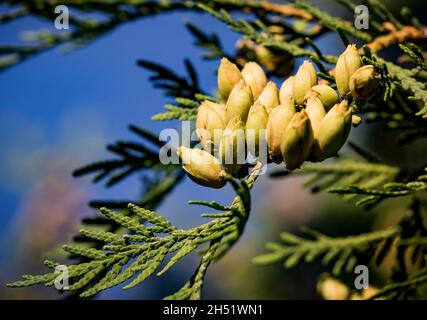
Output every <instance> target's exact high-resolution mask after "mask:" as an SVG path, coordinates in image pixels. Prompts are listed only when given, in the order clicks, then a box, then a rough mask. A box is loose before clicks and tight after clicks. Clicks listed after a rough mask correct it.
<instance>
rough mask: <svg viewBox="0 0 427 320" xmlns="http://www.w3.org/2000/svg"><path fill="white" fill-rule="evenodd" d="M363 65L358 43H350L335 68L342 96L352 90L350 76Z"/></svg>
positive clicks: (336, 79)
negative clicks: (357, 46)
mask: <svg viewBox="0 0 427 320" xmlns="http://www.w3.org/2000/svg"><path fill="white" fill-rule="evenodd" d="M361 66H362V62H361V61H360V56H359V52H358V51H357V48H356V45H354V44H350V45H348V46H347V49H345V51H344V52H343V53H342V54H341V55H340V56H339V57H338V61H337V65H336V68H335V81H336V83H337V88H338V92H339V93H340V95H341V97H345V96H346V95H347V94H348V93H349V92H350V78H351V76H352V75H353V73H355V72H356V70H357V69H359V68H360V67H361Z"/></svg>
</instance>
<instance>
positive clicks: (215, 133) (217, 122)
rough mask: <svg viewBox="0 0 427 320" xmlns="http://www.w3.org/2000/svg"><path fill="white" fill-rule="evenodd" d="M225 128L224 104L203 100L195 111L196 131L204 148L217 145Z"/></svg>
mask: <svg viewBox="0 0 427 320" xmlns="http://www.w3.org/2000/svg"><path fill="white" fill-rule="evenodd" d="M224 128H225V105H224V104H217V103H214V102H211V101H209V100H205V101H203V102H202V104H201V105H200V107H199V109H198V111H197V119H196V132H197V136H198V137H199V140H200V142H201V143H202V145H203V146H204V147H205V148H206V149H211V147H218V145H219V140H220V139H221V136H222V130H224Z"/></svg>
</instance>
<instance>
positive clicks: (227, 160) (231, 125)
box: [219, 116, 246, 175]
mask: <svg viewBox="0 0 427 320" xmlns="http://www.w3.org/2000/svg"><path fill="white" fill-rule="evenodd" d="M219 157H220V159H221V163H222V167H223V168H224V170H225V172H227V173H229V174H231V175H236V174H237V173H238V172H239V170H240V168H241V167H242V166H243V164H244V163H245V159H246V145H245V124H244V123H243V122H242V120H241V119H240V117H239V116H237V117H234V118H232V119H231V120H230V121H229V122H228V124H227V126H226V127H225V130H224V132H223V135H222V138H221V142H220V145H219Z"/></svg>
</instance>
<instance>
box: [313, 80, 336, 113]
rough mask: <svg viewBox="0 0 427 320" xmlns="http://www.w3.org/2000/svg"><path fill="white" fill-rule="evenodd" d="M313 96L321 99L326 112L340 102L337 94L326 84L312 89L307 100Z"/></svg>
mask: <svg viewBox="0 0 427 320" xmlns="http://www.w3.org/2000/svg"><path fill="white" fill-rule="evenodd" d="M312 95H314V96H317V97H318V98H319V99H320V101H321V102H322V104H323V107H324V108H325V111H326V112H328V111H329V110H330V109H331V108H332V107H333V106H334V105H336V104H337V103H338V102H339V98H338V94H337V92H336V91H335V90H334V89H332V88H331V87H330V86H327V85H325V84H318V85H316V86H314V87H312V88H311V89H310V91H309V92H308V93H307V95H306V99H308V98H309V97H310V96H312Z"/></svg>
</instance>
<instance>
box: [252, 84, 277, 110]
mask: <svg viewBox="0 0 427 320" xmlns="http://www.w3.org/2000/svg"><path fill="white" fill-rule="evenodd" d="M256 102H258V103H261V104H262V105H263V106H264V107H265V108H266V110H267V112H268V113H269V112H270V111H271V109H273V108H274V107H277V106H278V105H279V91H278V90H277V86H276V84H275V83H274V82H273V81H269V82H268V83H267V85H266V86H265V87H264V90H262V92H261V95H260V96H259V97H258V99H257V101H256Z"/></svg>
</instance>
